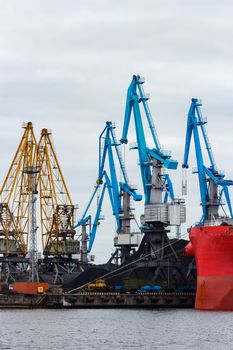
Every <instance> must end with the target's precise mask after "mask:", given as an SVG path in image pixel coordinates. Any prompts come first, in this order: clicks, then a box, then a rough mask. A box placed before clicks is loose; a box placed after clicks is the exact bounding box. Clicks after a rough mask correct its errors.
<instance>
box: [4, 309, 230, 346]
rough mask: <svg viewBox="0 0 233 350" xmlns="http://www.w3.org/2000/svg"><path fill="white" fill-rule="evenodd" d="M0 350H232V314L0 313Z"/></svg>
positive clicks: (170, 312) (175, 312) (137, 311)
mask: <svg viewBox="0 0 233 350" xmlns="http://www.w3.org/2000/svg"><path fill="white" fill-rule="evenodd" d="M0 322H1V327H0V349H19V350H21V349H33V350H37V349H43V350H47V349H55V350H59V349H64V350H69V349H77V350H79V349H100V350H105V349H110V350H113V349H117V350H121V349H166V350H167V349H175V350H176V349H177V350H178V349H203V350H205V349H212V350H218V349H221V350H225V349H233V313H231V312H200V311H195V310H172V309H165V310H120V309H118V310H111V309H110V310H0Z"/></svg>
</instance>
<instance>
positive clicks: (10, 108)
mask: <svg viewBox="0 0 233 350" xmlns="http://www.w3.org/2000/svg"><path fill="white" fill-rule="evenodd" d="M232 17H233V2H232V1H230V0H229V1H226V0H222V1H214V0H209V1H208V0H202V1H201V0H195V1H194V0H193V1H191V0H190V1H187V0H170V1H166V0H161V1H157V0H145V1H143V2H142V1H141V0H140V1H138V0H134V1H130V0H129V1H125V0H124V1H123V0H115V1H113V0H106V1H101V0H98V1H97V0H96V1H94V0H93V1H88V0H84V1H80V0H63V1H62V0H37V1H36V0H27V1H26V0H21V1H18V0H8V1H5V0H0V77H1V79H0V120H1V128H0V145H1V147H0V164H1V172H0V180H1V183H2V181H3V179H4V177H5V175H6V171H7V169H8V167H9V165H10V162H11V159H12V157H13V154H14V152H15V150H16V147H17V144H18V142H19V140H20V137H21V135H22V129H21V124H22V122H27V121H32V122H33V123H34V127H35V132H36V135H37V137H39V133H40V130H41V129H42V128H44V127H46V128H48V129H52V131H53V139H54V143H55V146H56V151H57V154H58V158H59V159H60V163H61V166H62V169H63V173H64V176H65V179H66V182H67V185H68V187H69V189H70V192H71V196H72V199H73V202H74V203H78V205H79V213H78V216H81V213H82V211H83V209H84V207H85V205H86V204H87V202H88V199H89V197H90V194H91V192H92V190H93V185H94V182H95V180H96V177H97V155H98V153H97V146H98V135H99V133H100V132H101V130H102V129H103V127H104V124H105V121H106V120H112V121H115V122H116V125H117V129H116V132H117V134H118V136H119V138H120V135H121V132H122V125H123V118H124V108H125V96H126V90H127V87H128V85H129V83H130V81H131V77H132V74H140V75H142V76H144V77H145V79H146V82H145V84H144V89H145V91H146V92H148V93H150V97H151V99H150V101H149V103H150V109H151V112H152V115H153V118H154V121H155V125H156V128H157V132H158V134H159V138H160V142H161V144H162V145H163V146H164V147H165V148H166V149H170V150H171V151H172V154H173V158H176V159H177V160H178V161H179V164H180V165H181V164H182V157H183V149H184V135H185V127H186V115H187V111H188V108H189V105H190V101H191V98H192V97H199V98H201V99H202V101H203V113H204V115H205V116H206V117H207V118H208V125H207V128H208V133H209V138H210V140H211V143H212V146H213V150H214V154H215V158H216V161H217V164H218V167H219V168H220V169H225V172H226V177H228V178H233V154H232V149H233V139H232V129H233V120H232V114H233V99H232V95H233V63H232V62H233V60H232V59H233V46H232V38H233V22H232ZM130 130H131V132H130V138H131V140H129V141H134V140H135V137H134V132H133V128H131V127H130ZM148 142H149V143H150V140H148ZM126 152H127V150H126ZM192 152H193V149H192ZM127 159H128V161H127V169H128V174H129V177H130V178H131V182H133V183H135V182H136V183H137V184H138V187H139V190H140V189H141V187H142V186H141V182H140V177H139V176H138V174H139V169H138V167H137V156H136V155H135V154H134V155H132V156H131V153H130V156H129V155H128V153H127ZM190 166H191V167H192V166H195V161H194V158H193V157H192V158H191V162H190ZM171 177H172V179H173V182H174V186H175V190H176V194H177V196H180V194H181V172H180V170H179V171H177V172H173V174H171ZM188 184H189V188H188V190H189V192H188V197H187V226H190V225H191V224H193V223H194V222H195V221H197V220H198V219H199V218H200V206H199V201H200V200H199V193H198V187H197V179H196V177H195V175H191V174H190V175H189V177H188ZM141 210H142V208H141V207H140V206H139V207H138V208H137V209H136V213H137V216H138V217H139V215H140V212H141ZM103 214H105V217H106V220H105V222H103V223H102V224H101V226H100V227H99V232H98V237H97V239H96V242H95V245H94V250H93V253H94V254H96V257H97V261H98V262H99V261H104V260H105V259H107V257H108V256H109V254H110V252H111V251H112V250H113V237H114V221H113V220H112V218H111V210H110V209H109V202H108V198H107V197H106V203H105V205H104V210H103ZM185 230H186V227H184V228H183V230H182V233H185Z"/></svg>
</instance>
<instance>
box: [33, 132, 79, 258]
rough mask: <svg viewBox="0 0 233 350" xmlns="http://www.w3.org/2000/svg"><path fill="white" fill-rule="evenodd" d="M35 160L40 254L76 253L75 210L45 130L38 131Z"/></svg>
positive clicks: (49, 137) (77, 250) (77, 248)
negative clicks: (40, 240) (36, 159)
mask: <svg viewBox="0 0 233 350" xmlns="http://www.w3.org/2000/svg"><path fill="white" fill-rule="evenodd" d="M37 157H38V165H39V167H40V173H39V177H38V189H39V192H40V216H41V233H42V246H43V253H44V255H45V256H49V255H53V256H54V255H58V256H60V255H71V254H77V253H79V252H80V242H79V241H78V240H76V239H75V238H74V236H75V229H74V212H75V207H74V205H73V203H72V200H71V197H70V194H69V191H68V189H67V186H66V183H65V180H64V177H63V174H62V171H61V168H60V165H59V162H58V159H57V155H56V153H55V150H54V146H53V142H52V138H51V132H49V131H48V130H47V129H43V130H42V131H41V137H40V140H39V142H38V151H37Z"/></svg>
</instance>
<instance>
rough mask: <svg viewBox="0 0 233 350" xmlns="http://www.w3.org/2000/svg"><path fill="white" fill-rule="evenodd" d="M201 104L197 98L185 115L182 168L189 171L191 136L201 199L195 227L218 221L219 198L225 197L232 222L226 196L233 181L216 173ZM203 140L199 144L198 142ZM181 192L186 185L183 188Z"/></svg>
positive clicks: (229, 204) (228, 197)
mask: <svg viewBox="0 0 233 350" xmlns="http://www.w3.org/2000/svg"><path fill="white" fill-rule="evenodd" d="M201 106H202V103H201V101H200V100H198V99H197V98H193V99H192V102H191V106H190V109H189V112H188V118H187V128H186V141H185V150H184V160H183V165H182V167H183V168H184V169H186V168H188V167H189V165H188V158H189V151H190V143H191V138H192V135H193V139H194V147H195V154H196V162H197V170H196V171H194V172H195V173H197V174H198V179H199V188H200V196H201V206H202V217H201V220H200V222H199V223H198V225H203V224H209V223H213V222H214V221H216V220H217V219H218V218H219V214H218V210H219V207H220V206H221V200H222V197H223V196H225V199H226V204H227V207H228V211H229V215H230V218H231V219H232V218H233V213H232V206H231V200H230V196H229V189H228V187H229V186H232V185H233V181H232V180H225V179H224V174H223V173H222V172H219V171H218V169H217V167H216V163H215V160H214V156H213V152H212V148H211V145H210V142H209V138H208V135H207V131H206V127H205V124H206V122H207V121H206V120H205V119H204V118H203V117H202V113H201V108H200V107H201ZM201 137H202V142H201ZM202 144H203V145H204V148H205V149H206V151H207V159H208V161H209V165H206V163H205V162H204V157H203V152H202ZM184 191H185V192H186V189H185V184H184Z"/></svg>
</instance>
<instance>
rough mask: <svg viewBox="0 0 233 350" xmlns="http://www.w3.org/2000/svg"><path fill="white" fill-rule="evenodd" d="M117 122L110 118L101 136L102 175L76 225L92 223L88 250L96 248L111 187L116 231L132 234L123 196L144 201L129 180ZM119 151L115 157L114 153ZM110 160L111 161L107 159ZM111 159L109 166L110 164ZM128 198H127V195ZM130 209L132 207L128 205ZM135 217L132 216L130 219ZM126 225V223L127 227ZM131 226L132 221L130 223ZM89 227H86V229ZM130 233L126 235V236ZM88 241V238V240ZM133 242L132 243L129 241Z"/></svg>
mask: <svg viewBox="0 0 233 350" xmlns="http://www.w3.org/2000/svg"><path fill="white" fill-rule="evenodd" d="M114 129H115V126H114V125H113V123H112V122H110V121H107V122H106V125H105V128H104V129H103V131H102V132H101V134H100V136H99V152H98V153H99V162H98V164H99V169H98V179H97V181H96V186H95V188H94V192H93V194H92V196H91V198H90V200H89V202H88V205H87V207H86V209H85V211H84V214H83V216H82V218H81V220H80V221H79V222H78V223H77V225H76V226H75V227H79V226H83V225H86V224H87V223H88V222H90V223H91V230H90V234H89V245H88V248H87V251H88V252H90V251H91V250H92V246H93V243H94V240H95V235H96V232H97V227H98V224H99V223H100V220H101V209H102V204H103V200H104V195H105V190H106V189H107V190H108V194H109V199H110V203H111V207H112V211H113V215H114V217H115V222H116V232H117V235H118V234H122V233H124V234H129V232H128V230H127V232H125V226H124V220H126V218H125V215H124V214H122V213H123V204H122V197H124V196H127V197H128V198H130V197H132V198H133V200H135V201H140V200H141V199H142V196H141V195H139V194H138V193H137V192H136V190H135V189H134V188H132V186H130V184H129V180H128V176H127V173H126V167H125V164H124V161H123V157H122V155H121V149H120V143H119V142H118V141H117V139H116V135H115V130H114ZM114 151H115V157H114ZM115 159H116V160H117V162H118V165H119V169H120V173H121V175H122V178H123V181H122V182H121V181H119V180H118V176H117V170H116V161H115ZM107 160H108V162H107ZM107 163H108V166H107ZM100 189H101V194H100V197H99V200H98V204H97V210H96V214H95V218H94V221H93V223H92V222H91V219H92V217H91V215H89V214H88V213H89V210H90V207H91V204H92V203H93V200H94V198H95V197H96V195H97V193H98V190H100ZM123 202H124V199H123ZM127 210H128V211H129V210H130V208H129V205H128V209H127ZM130 219H132V217H131V216H130V218H129V220H130ZM123 226H124V227H123ZM128 226H129V224H128ZM85 231H86V229H85ZM125 237H126V236H125ZM84 245H85V242H84ZM128 245H129V244H128Z"/></svg>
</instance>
